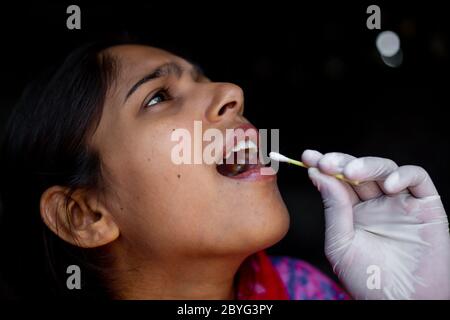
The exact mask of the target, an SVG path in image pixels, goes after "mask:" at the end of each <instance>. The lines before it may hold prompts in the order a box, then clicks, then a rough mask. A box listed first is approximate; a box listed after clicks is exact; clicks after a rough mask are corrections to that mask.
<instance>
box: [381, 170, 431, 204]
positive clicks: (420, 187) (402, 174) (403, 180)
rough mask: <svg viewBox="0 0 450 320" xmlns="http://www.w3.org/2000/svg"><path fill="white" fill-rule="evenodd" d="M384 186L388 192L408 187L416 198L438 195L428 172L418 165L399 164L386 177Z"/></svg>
mask: <svg viewBox="0 0 450 320" xmlns="http://www.w3.org/2000/svg"><path fill="white" fill-rule="evenodd" d="M384 188H385V190H386V191H387V192H388V193H390V194H393V193H399V192H400V191H402V190H405V189H409V191H410V192H411V194H412V195H413V196H415V197H416V198H425V197H430V196H437V195H439V194H438V191H437V189H436V187H435V186H434V183H433V181H432V180H431V178H430V176H429V175H428V173H427V172H426V171H425V169H423V168H422V167H418V166H401V167H400V168H398V169H397V170H395V171H394V172H392V173H391V174H390V175H389V176H388V177H387V179H386V180H385V181H384Z"/></svg>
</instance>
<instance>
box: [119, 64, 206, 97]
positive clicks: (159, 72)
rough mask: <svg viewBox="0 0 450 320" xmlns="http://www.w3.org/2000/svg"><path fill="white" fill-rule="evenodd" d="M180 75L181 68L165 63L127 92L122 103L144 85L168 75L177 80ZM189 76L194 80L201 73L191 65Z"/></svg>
mask: <svg viewBox="0 0 450 320" xmlns="http://www.w3.org/2000/svg"><path fill="white" fill-rule="evenodd" d="M182 74H183V67H181V66H180V65H179V64H178V63H175V62H168V63H165V64H163V65H161V66H159V67H157V68H156V69H155V70H153V71H151V72H150V73H149V74H147V75H145V76H144V77H143V78H142V79H140V80H139V81H138V82H136V83H135V84H134V85H133V86H132V87H131V88H130V90H129V91H128V93H127V95H126V96H125V100H124V102H126V101H127V99H128V98H129V97H130V96H131V95H132V94H133V93H134V92H135V91H136V90H137V89H139V87H140V86H142V85H143V84H144V83H147V82H149V81H152V80H154V79H157V78H161V77H166V76H170V75H175V76H176V77H177V78H180V77H181V75H182ZM191 75H192V77H193V78H194V79H196V78H198V77H201V76H203V71H202V70H201V68H200V67H199V66H198V65H197V64H192V70H191Z"/></svg>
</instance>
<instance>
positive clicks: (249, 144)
mask: <svg viewBox="0 0 450 320" xmlns="http://www.w3.org/2000/svg"><path fill="white" fill-rule="evenodd" d="M245 149H248V150H249V151H250V152H252V153H255V152H258V147H257V146H256V144H255V143H254V142H253V141H250V140H248V141H244V140H241V141H239V142H238V143H237V144H236V145H235V146H234V147H233V149H231V151H230V152H229V153H228V154H227V156H226V157H227V158H228V157H229V156H230V155H231V153H232V152H238V151H241V150H245Z"/></svg>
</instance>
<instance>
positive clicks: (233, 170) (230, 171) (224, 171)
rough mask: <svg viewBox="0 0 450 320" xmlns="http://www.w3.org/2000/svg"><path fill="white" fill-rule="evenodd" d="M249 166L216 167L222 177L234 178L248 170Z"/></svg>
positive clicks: (226, 165) (222, 165) (228, 165)
mask: <svg viewBox="0 0 450 320" xmlns="http://www.w3.org/2000/svg"><path fill="white" fill-rule="evenodd" d="M250 166H251V165H248V164H238V163H236V164H220V165H218V166H217V171H219V173H220V174H221V175H223V176H227V177H234V176H236V175H238V174H240V173H242V172H245V171H247V170H248V169H249V167H250Z"/></svg>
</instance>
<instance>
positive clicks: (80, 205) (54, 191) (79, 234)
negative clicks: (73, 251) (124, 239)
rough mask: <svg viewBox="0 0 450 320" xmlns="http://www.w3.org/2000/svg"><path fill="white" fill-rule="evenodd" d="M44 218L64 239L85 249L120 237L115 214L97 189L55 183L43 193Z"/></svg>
mask: <svg viewBox="0 0 450 320" xmlns="http://www.w3.org/2000/svg"><path fill="white" fill-rule="evenodd" d="M40 211H41V217H42V220H43V221H44V223H45V224H46V225H47V226H48V227H49V228H50V229H51V230H52V231H53V232H54V233H55V234H56V235H58V236H59V237H60V238H61V239H63V240H65V241H67V242H69V243H71V244H73V245H76V246H79V247H83V248H95V247H99V246H103V245H105V244H108V243H110V242H112V241H114V240H115V239H117V237H118V236H119V233H120V232H119V228H118V226H117V224H116V223H115V222H114V219H113V217H112V215H111V213H110V212H109V211H108V210H107V208H106V207H105V206H104V205H103V203H101V202H100V201H99V199H98V196H97V195H96V194H95V192H93V191H88V190H82V189H78V190H75V191H74V192H73V193H70V192H69V189H68V188H67V187H61V186H52V187H50V188H48V189H47V190H46V191H45V192H44V193H43V194H42V196H41V202H40Z"/></svg>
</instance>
